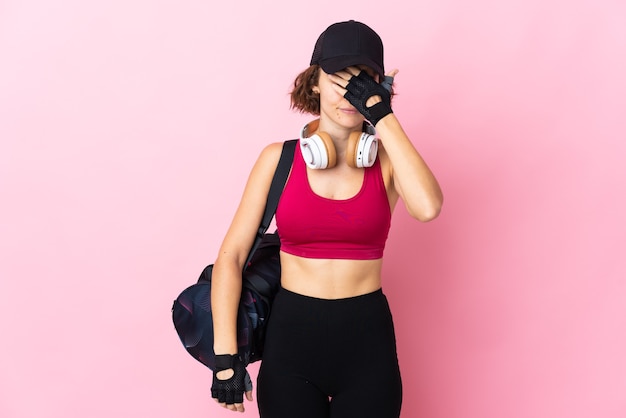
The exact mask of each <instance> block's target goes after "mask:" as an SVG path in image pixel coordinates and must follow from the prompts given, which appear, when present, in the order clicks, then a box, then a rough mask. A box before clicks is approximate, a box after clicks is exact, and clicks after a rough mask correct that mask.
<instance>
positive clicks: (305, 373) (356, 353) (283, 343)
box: [257, 289, 402, 418]
mask: <svg viewBox="0 0 626 418" xmlns="http://www.w3.org/2000/svg"><path fill="white" fill-rule="evenodd" d="M257 398H258V403H259V411H260V414H261V417H262V418H351V417H359V418H397V417H399V416H400V406H401V403H402V383H401V380H400V370H399V368H398V357H397V354H396V341H395V335H394V329H393V321H392V318H391V312H390V310H389V305H388V303H387V298H386V297H385V295H384V294H383V292H382V290H378V291H376V292H373V293H369V294H366V295H363V296H356V297H352V298H346V299H338V300H328V299H317V298H312V297H308V296H303V295H299V294H296V293H293V292H290V291H288V290H285V289H281V290H280V291H279V293H278V295H277V296H276V299H275V301H274V304H273V306H272V313H271V317H270V321H269V323H268V329H267V338H266V342H265V349H264V353H263V360H262V362H261V368H260V371H259V378H258V384H257Z"/></svg>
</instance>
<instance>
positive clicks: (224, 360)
mask: <svg viewBox="0 0 626 418" xmlns="http://www.w3.org/2000/svg"><path fill="white" fill-rule="evenodd" d="M228 369H233V371H234V372H235V373H234V374H233V376H232V377H231V378H229V379H224V380H222V379H218V378H217V373H218V372H221V371H223V370H228ZM251 390H252V380H251V379H250V375H249V374H248V372H247V371H246V367H245V366H244V364H243V362H242V361H241V358H240V357H239V356H238V355H230V354H220V355H216V356H215V370H214V371H213V385H212V386H211V397H213V398H215V399H217V400H218V402H220V403H225V404H227V405H232V404H235V403H243V394H244V392H247V391H251Z"/></svg>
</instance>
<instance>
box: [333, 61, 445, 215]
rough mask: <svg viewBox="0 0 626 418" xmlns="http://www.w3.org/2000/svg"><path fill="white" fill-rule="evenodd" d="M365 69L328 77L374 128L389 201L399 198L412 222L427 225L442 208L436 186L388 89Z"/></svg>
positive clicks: (396, 71) (351, 68)
mask: <svg viewBox="0 0 626 418" xmlns="http://www.w3.org/2000/svg"><path fill="white" fill-rule="evenodd" d="M364 68H366V67H364ZM364 68H359V67H348V68H346V69H345V70H343V71H339V72H337V73H335V74H331V75H329V77H330V79H331V81H333V82H334V83H335V84H334V87H335V89H336V90H337V92H338V93H340V94H341V95H343V96H344V97H345V98H346V99H347V100H348V101H349V102H350V103H351V104H352V105H353V106H355V108H356V109H357V110H359V112H361V113H362V114H363V116H365V117H366V118H367V119H368V120H369V121H370V122H371V123H373V124H374V125H375V128H376V131H377V134H378V137H379V138H380V139H381V142H382V143H383V145H384V149H385V151H386V156H385V158H386V157H388V158H389V163H390V164H389V166H390V178H391V180H392V182H391V183H392V184H391V186H392V189H391V190H390V192H391V193H392V195H391V197H390V201H392V202H393V203H394V204H395V201H396V199H397V195H399V196H400V197H401V198H402V200H403V201H404V204H405V206H406V208H407V211H408V212H409V214H410V215H411V216H412V217H413V218H415V219H418V220H420V221H423V222H427V221H430V220H432V219H434V218H436V217H437V216H438V215H439V212H440V211H441V205H442V204H443V194H442V192H441V188H440V187H439V183H438V182H437V179H435V176H434V175H433V173H432V172H431V171H430V168H428V166H427V165H426V162H425V161H424V159H423V158H422V157H421V155H420V154H419V153H418V152H417V150H416V149H415V147H414V146H413V144H412V143H411V141H410V140H409V138H408V136H407V135H406V133H405V132H404V129H402V125H400V122H399V121H398V119H397V118H396V115H394V114H393V113H392V110H391V93H390V91H389V89H387V88H386V87H384V86H382V85H381V84H379V83H378V81H376V80H375V79H373V78H372V76H370V75H368V74H367V72H366V71H365V69H364ZM363 71H365V72H363ZM362 72H363V74H361V73H362ZM397 73H398V70H392V71H390V72H389V73H388V74H387V78H391V80H393V78H394V77H395V76H396V74H397ZM386 82H388V81H386ZM353 83H354V84H353ZM381 96H385V97H384V99H383V97H381Z"/></svg>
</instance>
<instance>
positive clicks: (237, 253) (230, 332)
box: [211, 143, 282, 354]
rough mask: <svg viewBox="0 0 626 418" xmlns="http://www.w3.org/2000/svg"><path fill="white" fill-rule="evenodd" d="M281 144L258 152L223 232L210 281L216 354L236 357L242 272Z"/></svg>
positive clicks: (257, 226)
mask: <svg viewBox="0 0 626 418" xmlns="http://www.w3.org/2000/svg"><path fill="white" fill-rule="evenodd" d="M281 151H282V143H274V144H270V145H268V146H267V147H265V149H264V150H263V151H262V152H261V155H260V156H259V158H258V160H257V161H256V163H255V165H254V167H253V168H252V171H251V173H250V176H249V178H248V182H247V184H246V187H245V189H244V192H243V196H242V198H241V202H240V203H239V207H238V208H237V211H236V212H235V216H234V218H233V220H232V223H231V225H230V227H229V229H228V231H227V232H226V236H225V237H224V241H223V242H222V245H221V247H220V251H219V254H218V257H217V259H216V261H215V264H214V266H213V274H212V279H211V307H212V313H213V332H214V338H215V340H214V345H213V349H214V351H215V353H216V354H237V351H238V348H237V309H238V306H239V298H240V296H241V271H242V268H243V263H244V262H245V261H246V258H247V256H248V252H249V251H250V248H251V247H252V243H253V242H254V238H255V235H256V233H257V231H258V229H259V224H260V223H261V218H262V217H263V211H264V209H265V203H266V201H267V195H268V192H269V189H270V184H271V182H272V178H273V176H274V172H275V170H276V166H277V165H278V160H279V158H280V154H281Z"/></svg>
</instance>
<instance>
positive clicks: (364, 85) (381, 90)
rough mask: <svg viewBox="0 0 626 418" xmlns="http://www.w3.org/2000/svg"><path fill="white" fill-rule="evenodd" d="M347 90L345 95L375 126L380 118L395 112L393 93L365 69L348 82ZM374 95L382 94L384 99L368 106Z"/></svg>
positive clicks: (381, 96)
mask: <svg viewBox="0 0 626 418" xmlns="http://www.w3.org/2000/svg"><path fill="white" fill-rule="evenodd" d="M387 82H388V81H387ZM346 90H348V91H347V92H346V94H344V95H343V97H345V98H346V99H347V100H348V101H349V102H350V104H351V105H352V106H354V107H355V108H356V110H358V111H359V112H360V113H361V114H362V115H363V116H365V119H367V120H369V121H370V122H371V124H372V125H374V126H376V124H377V123H378V121H379V120H381V119H382V118H384V117H385V116H387V115H388V114H390V113H393V111H392V110H391V93H390V92H389V90H387V89H386V88H385V86H383V85H381V84H378V83H377V82H376V80H374V79H373V78H372V77H370V76H369V74H367V73H366V72H365V71H361V72H360V73H359V75H357V76H353V77H352V78H351V79H350V81H349V82H348V85H347V86H346ZM372 96H380V98H381V99H382V101H381V102H379V103H376V104H375V105H374V106H371V107H367V106H366V105H365V103H367V100H368V99H369V98H370V97H372Z"/></svg>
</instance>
